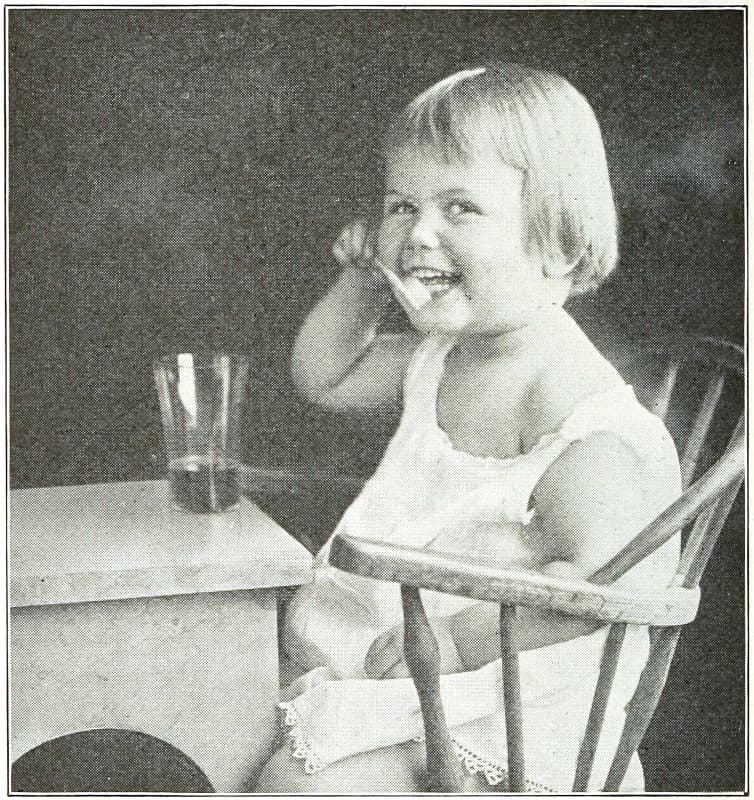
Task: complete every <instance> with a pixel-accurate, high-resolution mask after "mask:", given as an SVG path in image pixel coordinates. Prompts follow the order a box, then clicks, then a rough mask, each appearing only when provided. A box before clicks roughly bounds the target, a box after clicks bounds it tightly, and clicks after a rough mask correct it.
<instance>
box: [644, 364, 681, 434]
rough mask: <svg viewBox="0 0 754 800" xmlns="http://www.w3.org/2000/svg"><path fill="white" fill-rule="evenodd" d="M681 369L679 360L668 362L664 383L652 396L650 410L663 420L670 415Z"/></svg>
mask: <svg viewBox="0 0 754 800" xmlns="http://www.w3.org/2000/svg"><path fill="white" fill-rule="evenodd" d="M679 369H680V362H679V361H671V362H670V363H669V364H668V367H667V369H666V370H665V374H664V376H663V380H662V385H661V386H660V389H659V391H658V392H657V394H655V396H654V397H653V398H652V403H651V405H650V408H649V410H650V411H651V412H652V413H653V414H655V415H656V416H658V417H659V418H660V419H661V420H663V421H664V420H666V419H667V416H668V410H669V409H670V401H671V399H672V397H673V389H674V388H675V384H676V381H677V380H678V371H679Z"/></svg>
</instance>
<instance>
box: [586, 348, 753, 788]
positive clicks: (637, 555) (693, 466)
mask: <svg viewBox="0 0 754 800" xmlns="http://www.w3.org/2000/svg"><path fill="white" fill-rule="evenodd" d="M633 367H634V370H635V375H636V374H637V373H636V368H637V367H639V370H638V374H639V375H641V374H642V369H644V372H643V375H644V377H645V382H644V383H643V385H639V386H636V387H635V388H636V389H637V396H639V397H640V399H641V400H642V401H643V402H644V403H645V404H646V405H647V407H648V408H649V409H650V410H651V411H653V412H654V413H655V414H657V415H658V416H659V417H660V418H661V419H663V421H665V423H666V426H667V427H668V430H669V431H670V433H671V435H673V437H674V439H675V442H676V445H677V447H678V450H679V453H680V462H681V476H682V481H683V487H684V489H685V492H684V495H683V496H682V497H681V498H680V500H679V501H678V502H677V503H675V504H673V506H671V508H670V509H668V510H666V512H664V513H663V514H661V515H660V516H659V517H658V518H657V519H656V520H655V521H654V522H653V523H652V524H651V525H650V526H649V527H648V528H647V529H645V530H644V531H642V532H641V533H640V534H639V535H638V536H637V537H636V538H635V539H634V540H633V541H632V542H631V543H630V544H629V545H628V546H627V547H626V548H624V550H623V551H621V553H619V554H617V555H616V556H615V557H614V558H613V559H611V561H610V562H609V563H608V564H606V565H605V566H603V567H602V568H601V569H600V570H598V571H597V572H596V573H595V574H594V575H592V576H591V577H590V581H593V582H595V583H604V582H611V581H613V580H615V579H617V577H618V576H619V575H620V574H623V573H624V572H626V571H627V568H630V566H633V565H634V564H636V563H638V562H639V561H640V560H641V558H643V557H644V556H645V555H648V554H649V552H652V551H653V550H654V549H655V548H656V547H657V546H658V544H657V543H663V542H664V541H667V539H668V538H669V536H672V535H673V534H674V533H675V531H677V530H682V532H683V540H682V544H683V547H682V552H681V558H680V561H679V564H678V567H677V569H676V573H675V575H674V577H673V580H672V582H671V584H672V585H675V586H682V587H684V588H687V589H692V588H695V587H697V586H698V585H699V581H700V579H701V577H702V574H703V573H704V570H705V568H706V566H707V564H708V562H709V559H710V556H711V555H712V551H713V549H714V547H715V544H716V542H717V540H718V537H719V535H720V531H721V530H722V527H723V525H724V523H725V520H726V519H727V517H728V515H729V513H730V510H731V508H732V506H733V503H734V501H735V499H736V496H737V495H738V492H739V490H740V488H741V485H742V483H743V480H744V460H745V441H744V415H743V411H742V408H743V375H744V353H743V349H742V348H741V347H739V346H738V345H735V344H732V343H730V342H725V341H722V340H720V339H714V338H712V337H707V336H690V335H687V334H684V333H682V332H677V333H669V334H665V335H663V336H661V337H656V338H654V339H652V341H650V342H645V343H644V347H643V348H642V350H641V352H640V353H639V355H638V357H637V359H636V362H635V363H634V365H633ZM647 367H649V369H648V370H647V369H646V368H647ZM647 376H649V380H646V377H647ZM712 463H714V467H713V468H711V469H709V470H708V472H706V473H705V474H704V475H703V476H702V477H701V478H700V479H698V480H696V482H695V479H697V476H698V475H699V473H700V471H701V470H703V469H706V468H707V467H709V466H710V464H712ZM689 523H693V524H692V525H691V526H690V528H689ZM624 628H625V626H623V629H624ZM680 632H681V627H680V626H668V627H664V628H654V629H650V635H651V645H650V655H649V659H648V661H647V666H646V668H645V670H644V672H643V673H642V676H641V679H640V681H639V685H638V686H637V689H636V692H635V693H634V696H633V698H632V700H631V702H630V704H629V707H628V709H627V717H626V723H625V725H624V729H623V733H622V736H621V740H620V743H619V745H618V749H617V752H616V754H615V758H614V760H613V763H612V766H611V768H610V772H609V773H608V777H607V780H606V782H605V786H604V787H603V791H606V792H615V791H618V790H619V788H620V784H621V782H622V780H623V778H624V777H625V774H626V771H627V769H628V765H629V762H630V759H631V757H632V756H633V754H634V753H635V752H636V750H637V749H638V747H639V744H640V743H641V740H642V738H643V737H644V734H645V733H646V730H647V727H648V726H649V722H650V720H651V718H652V715H653V714H654V711H655V709H656V707H657V703H658V701H659V699H660V695H661V693H662V689H663V687H664V685H665V681H666V679H667V675H668V670H669V668H670V662H671V660H672V658H673V654H674V653H675V648H676V645H677V643H678V639H679V636H680ZM623 633H624V630H622V629H621V625H620V624H617V625H616V624H614V625H612V626H611V630H610V634H609V636H608V640H607V643H606V646H605V651H604V653H603V659H602V666H601V670H600V678H599V680H598V684H597V689H596V691H595V697H594V701H593V704H592V709H591V713H590V717H589V721H588V723H587V730H586V732H585V736H584V739H583V742H582V748H581V752H580V754H579V760H578V763H577V769H576V777H575V780H574V785H573V790H574V791H575V792H583V791H586V787H587V783H588V780H589V776H590V771H591V766H592V763H593V759H594V754H595V750H596V743H597V741H598V737H599V731H600V726H601V722H602V717H603V715H604V706H605V705H606V702H607V696H608V695H609V691H610V687H611V684H612V678H613V676H614V673H615V663H616V662H617V658H618V655H619V654H620V647H621V644H622V640H623Z"/></svg>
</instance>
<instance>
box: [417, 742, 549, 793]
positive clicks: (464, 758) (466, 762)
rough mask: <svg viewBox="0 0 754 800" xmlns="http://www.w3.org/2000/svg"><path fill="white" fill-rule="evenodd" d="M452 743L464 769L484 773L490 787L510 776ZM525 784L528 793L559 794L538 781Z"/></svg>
mask: <svg viewBox="0 0 754 800" xmlns="http://www.w3.org/2000/svg"><path fill="white" fill-rule="evenodd" d="M424 740H425V737H424V735H421V736H415V737H414V738H413V741H414V742H423V741H424ZM450 741H451V742H452V743H453V749H454V750H455V751H456V755H457V756H458V760H459V761H460V762H461V764H463V767H464V769H465V770H466V772H468V773H469V775H477V774H479V773H480V772H482V773H484V779H485V780H486V781H487V783H488V784H489V785H490V786H498V785H499V784H501V783H502V782H503V781H504V780H505V778H506V776H507V775H508V770H507V769H505V767H501V766H500V765H499V764H495V763H493V762H492V761H489V760H488V759H486V758H482V757H481V756H478V755H477V754H476V753H474V752H472V751H471V750H469V748H468V747H466V745H463V744H461V743H460V742H459V741H458V740H457V739H454V738H453V737H452V736H451V737H450ZM524 783H525V784H526V788H527V791H531V792H538V793H540V794H559V792H558V790H557V789H553V788H551V787H550V786H547V785H546V784H544V783H539V782H538V781H530V780H529V779H528V778H524Z"/></svg>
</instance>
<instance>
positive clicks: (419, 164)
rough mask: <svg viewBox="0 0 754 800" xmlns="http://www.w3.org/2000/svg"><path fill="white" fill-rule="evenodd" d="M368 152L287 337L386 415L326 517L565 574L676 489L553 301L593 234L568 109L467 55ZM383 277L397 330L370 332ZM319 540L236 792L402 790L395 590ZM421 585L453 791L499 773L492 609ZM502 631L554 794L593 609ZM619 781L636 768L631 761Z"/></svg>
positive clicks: (402, 703)
mask: <svg viewBox="0 0 754 800" xmlns="http://www.w3.org/2000/svg"><path fill="white" fill-rule="evenodd" d="M385 156H386V176H385V182H386V185H385V196H384V209H383V214H382V218H381V220H380V222H379V224H378V225H377V226H376V228H375V229H374V230H372V229H369V228H368V226H367V225H366V224H365V223H363V222H358V221H357V222H354V223H352V224H351V225H349V226H348V227H347V228H346V229H345V230H344V231H343V233H342V235H341V236H340V238H339V239H338V241H337V242H336V244H335V246H334V248H333V253H334V255H335V257H336V258H337V260H338V261H339V262H340V264H341V265H342V266H343V271H342V273H341V275H340V277H339V279H338V280H337V282H336V284H335V285H334V286H333V288H332V289H330V291H329V292H328V294H327V295H326V296H325V297H324V298H323V299H322V300H320V302H319V303H318V304H317V306H316V307H315V308H314V310H313V311H312V312H311V313H310V315H309V317H308V318H307V320H306V322H305V323H304V325H303V327H302V329H301V331H300V333H299V335H298V338H297V340H296V343H295V346H294V351H293V374H294V379H295V381H296V383H297V385H298V387H299V388H300V389H301V391H302V392H303V393H304V394H305V395H306V396H307V397H309V398H311V399H313V400H315V401H317V402H319V403H322V404H325V405H328V406H331V407H335V408H348V409H357V408H358V409H364V410H365V411H366V410H368V409H372V408H375V407H378V406H381V405H384V404H397V403H399V402H400V394H401V390H402V402H403V415H402V419H401V424H400V426H399V428H398V430H397V432H396V434H395V436H394V437H393V439H392V441H391V443H390V445H389V447H388V448H387V451H386V452H385V455H384V457H383V460H382V462H381V463H380V466H379V468H378V469H377V472H376V473H375V475H374V476H373V477H372V478H371V480H370V481H369V482H368V483H367V484H366V485H365V486H364V489H363V491H362V493H361V494H360V495H359V497H358V498H357V499H356V500H355V501H354V503H353V504H352V505H351V507H350V508H349V509H348V510H347V511H346V513H345V515H344V517H343V519H342V521H341V523H340V524H339V526H338V528H337V530H338V532H347V533H349V534H351V535H356V536H364V537H368V538H372V539H381V540H384V541H391V542H401V543H406V544H410V545H412V546H427V547H431V548H433V549H435V550H444V551H448V552H455V553H456V554H458V553H465V554H468V555H473V556H474V557H477V558H485V559H492V560H493V561H494V562H495V563H497V564H499V565H501V566H503V565H505V566H514V565H515V566H518V567H523V568H526V569H532V570H539V571H541V572H543V573H547V574H552V575H560V576H571V577H576V576H579V577H585V576H588V575H589V574H590V573H591V572H593V571H594V570H595V569H597V568H598V567H599V566H601V565H602V564H603V563H604V562H606V561H607V560H608V559H609V558H610V557H611V556H612V555H614V554H615V553H616V552H617V551H618V550H619V549H621V548H622V547H623V546H624V545H625V544H626V542H627V541H629V540H630V539H631V537H632V536H633V535H635V534H636V533H637V532H638V531H639V530H640V529H641V528H642V527H643V526H644V525H645V524H647V523H648V522H649V521H650V520H651V519H652V518H653V517H654V516H655V515H656V514H657V513H658V512H659V511H660V510H661V509H662V508H663V507H664V506H665V505H667V504H668V503H669V502H670V501H672V500H673V499H675V497H677V495H678V493H679V491H680V475H679V469H678V459H677V455H676V452H675V448H674V447H673V444H672V441H671V439H670V437H669V435H668V434H667V431H666V430H665V428H664V427H663V425H662V423H661V422H660V421H659V420H658V419H657V418H655V417H653V416H652V415H651V414H650V413H649V412H647V411H646V410H644V409H643V408H642V407H641V406H640V405H639V403H638V402H637V401H636V399H635V397H634V395H633V392H632V390H631V388H630V387H628V386H626V385H625V384H624V382H623V381H622V379H621V378H620V377H619V375H618V374H617V372H616V371H615V370H614V369H613V368H612V367H611V366H610V364H608V363H607V362H606V361H605V360H604V358H603V357H602V356H601V355H600V354H599V353H598V352H597V350H596V349H595V348H594V346H593V345H592V344H591V343H590V342H589V341H588V339H587V338H586V336H585V335H584V333H583V332H582V331H581V330H580V329H579V327H578V325H577V324H576V323H575V322H574V321H573V319H571V318H570V317H569V315H568V314H567V313H566V312H565V311H564V310H563V304H564V303H565V301H566V300H567V298H568V297H569V296H570V295H572V294H574V293H577V292H582V291H585V290H588V289H590V288H592V287H594V286H596V285H598V284H599V283H600V281H602V280H603V279H604V278H605V276H606V275H608V274H609V273H610V271H611V270H612V269H613V268H614V266H615V261H616V256H617V253H616V238H617V232H616V219H615V208H614V204H613V198H612V192H611V188H610V182H609V178H608V171H607V165H606V161H605V153H604V147H603V144H602V138H601V134H600V130H599V127H598V124H597V121H596V119H595V117H594V114H593V112H592V110H591V108H590V107H589V105H588V103H587V102H586V101H585V100H584V98H583V97H582V96H581V95H580V94H579V93H578V92H577V91H576V90H575V89H574V88H573V87H572V86H571V85H570V84H569V83H567V82H566V81H565V80H564V79H563V78H561V77H559V76H557V75H553V74H549V73H546V72H540V71H535V70H532V69H528V68H525V67H522V66H517V65H510V64H497V65H492V66H488V67H486V68H480V69H474V70H467V71H463V72H459V73H457V74H455V75H452V76H450V77H449V78H446V79H445V80H443V81H440V82H439V83H438V84H436V85H435V86H433V87H431V88H430V89H428V90H427V91H425V92H424V93H423V94H421V95H420V96H419V97H418V98H416V99H415V100H414V101H413V102H412V103H411V104H410V105H409V106H408V107H407V108H406V109H405V110H404V111H403V112H402V113H401V114H400V115H399V116H398V118H397V119H396V120H395V122H394V123H393V125H392V127H391V128H390V130H389V133H388V136H387V143H386V148H385ZM385 272H388V273H389V274H388V275H387V277H385ZM391 291H393V292H394V294H395V296H396V297H397V299H398V301H399V302H400V303H401V305H402V306H403V308H404V309H405V311H406V313H407V315H408V317H409V319H410V321H411V323H412V325H413V328H414V330H412V331H410V332H405V333H399V334H391V335H378V334H377V329H378V326H379V323H380V321H381V319H382V317H383V313H384V312H385V309H386V307H387V306H388V303H389V300H390V293H391ZM676 538H677V537H676ZM327 555H328V546H325V547H324V548H323V550H322V552H321V553H320V554H319V556H318V560H317V563H318V567H317V571H316V579H315V582H314V583H313V584H311V585H309V586H306V587H303V588H302V589H301V590H300V591H299V592H298V594H297V595H296V596H295V598H294V600H293V602H292V604H291V606H290V608H289V610H288V613H287V619H286V625H285V640H284V641H285V646H286V649H287V652H288V654H289V655H290V657H291V658H292V659H293V660H294V661H296V662H297V663H298V664H299V665H300V666H301V668H302V669H304V670H309V672H308V673H307V674H306V675H304V676H303V677H302V678H301V679H299V680H298V681H296V682H295V683H294V684H293V686H292V687H291V690H290V692H289V700H288V702H286V703H284V704H283V707H284V709H285V710H286V712H287V720H286V721H287V723H288V724H289V725H291V726H292V730H291V731H290V736H291V738H292V739H293V748H291V746H290V743H289V745H288V746H287V747H284V748H282V749H281V750H280V751H278V752H277V753H276V754H275V755H274V756H273V758H272V760H271V761H270V762H269V763H268V765H267V767H266V768H265V770H264V771H263V773H262V776H261V778H260V781H259V785H258V787H257V791H260V792H283V793H289V792H302V793H334V794H337V793H347V792H370V793H375V792H411V791H417V790H419V791H420V790H421V789H422V788H423V787H422V785H421V782H420V778H419V776H420V775H421V769H422V761H423V756H424V747H423V745H422V744H419V743H417V738H418V737H420V736H421V734H422V732H423V728H422V723H421V716H420V713H419V707H418V700H417V698H416V693H415V691H414V688H413V684H412V683H411V681H410V680H409V679H407V678H406V676H407V674H408V673H407V670H406V667H405V664H404V663H403V662H402V655H401V619H402V617H401V605H400V597H399V590H398V587H397V586H395V585H394V584H387V583H383V582H380V581H371V580H368V579H365V578H360V577H357V576H353V575H349V574H346V573H343V572H341V571H339V570H337V569H335V568H333V567H330V566H328V563H327ZM677 558H678V542H677V541H676V540H673V541H671V542H669V543H668V544H667V545H665V546H664V547H662V548H661V549H660V550H658V551H657V552H656V553H655V554H654V555H653V556H651V557H650V558H648V559H646V560H645V561H644V562H643V563H642V564H640V565H639V566H638V567H637V568H635V569H634V570H632V571H631V572H630V573H629V574H628V575H626V576H625V577H624V579H623V582H624V583H626V584H630V585H632V586H635V587H637V588H641V587H652V588H660V587H663V586H666V585H667V584H668V582H669V580H670V577H671V575H672V573H673V571H674V568H675V566H676V563H677ZM422 596H423V598H424V602H425V607H426V608H427V613H428V615H429V616H430V618H431V622H432V625H433V628H434V630H435V632H436V636H437V638H438V642H439V645H440V651H441V670H442V672H443V673H444V674H443V678H442V695H443V700H444V704H445V710H446V715H447V717H448V722H449V725H450V728H451V734H452V737H453V741H454V744H455V746H456V750H457V752H458V755H459V758H461V759H462V761H463V763H464V764H465V766H466V767H467V771H468V772H469V773H470V775H471V776H473V777H470V778H469V779H468V781H467V785H466V787H465V788H466V789H467V790H469V791H481V790H483V789H487V788H488V785H490V784H491V785H494V784H497V783H500V782H501V781H503V780H504V779H505V766H506V756H505V735H504V728H503V711H502V706H501V691H500V669H501V668H500V659H499V654H500V649H499V648H500V638H499V628H498V613H499V609H498V607H497V606H495V605H493V604H488V603H480V602H477V601H473V600H468V599H465V598H459V597H452V596H449V595H443V594H439V593H433V592H423V593H422ZM519 635H520V647H521V648H522V649H523V650H525V651H526V652H523V653H522V654H521V682H522V696H523V704H524V709H523V711H524V725H525V729H524V737H525V739H524V740H525V757H526V763H527V778H528V779H529V788H530V789H533V790H542V791H559V792H563V791H570V787H571V782H572V780H573V774H574V770H575V764H576V755H577V752H578V747H579V743H580V739H581V736H582V735H583V731H584V728H585V725H586V717H587V714H588V711H589V704H590V702H591V696H592V692H593V689H594V685H595V682H596V676H597V672H598V669H599V660H600V656H601V648H602V645H603V644H604V641H605V635H606V627H604V626H602V627H598V626H596V625H589V624H587V623H585V622H582V621H579V620H575V619H573V618H566V617H561V616H556V615H554V614H549V615H546V614H540V613H534V612H526V610H525V609H521V610H520V613H519ZM646 655H647V640H646V631H645V630H644V629H641V628H638V627H636V628H634V629H630V631H629V635H628V638H627V640H626V644H625V646H624V649H623V655H622V657H621V661H620V664H619V667H618V673H617V677H616V681H615V687H614V689H613V692H612V695H611V700H610V703H609V706H608V711H607V714H606V721H605V727H604V734H603V737H602V741H601V745H600V747H599V749H598V752H597V757H596V762H595V768H594V772H593V779H592V782H591V783H590V790H595V789H599V788H600V786H601V783H600V781H602V780H604V777H605V775H606V772H607V768H608V766H609V759H610V757H611V756H612V752H613V751H614V747H615V744H616V742H617V737H618V736H619V734H620V729H621V725H622V722H623V718H624V717H623V707H624V706H625V703H626V702H627V700H628V698H629V697H630V695H631V693H632V691H633V689H634V687H635V685H636V680H637V679H638V674H639V672H640V670H641V668H642V666H643V664H644V661H645V660H646ZM482 776H483V777H482ZM623 788H624V789H631V790H641V789H642V788H643V778H642V776H641V768H640V765H639V763H638V759H636V758H635V759H634V762H633V763H632V767H631V770H630V771H629V775H628V776H627V778H626V781H625V782H624V787H623Z"/></svg>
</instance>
